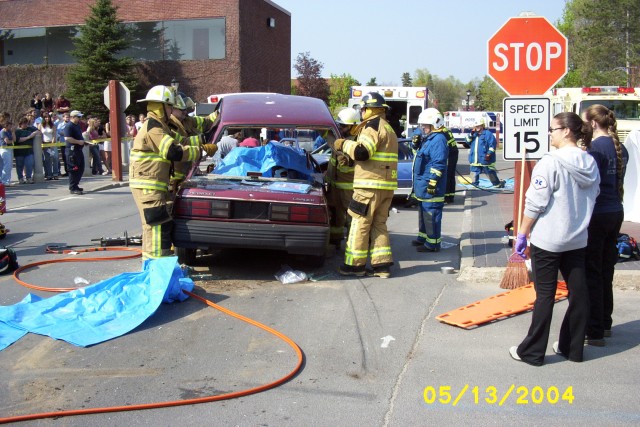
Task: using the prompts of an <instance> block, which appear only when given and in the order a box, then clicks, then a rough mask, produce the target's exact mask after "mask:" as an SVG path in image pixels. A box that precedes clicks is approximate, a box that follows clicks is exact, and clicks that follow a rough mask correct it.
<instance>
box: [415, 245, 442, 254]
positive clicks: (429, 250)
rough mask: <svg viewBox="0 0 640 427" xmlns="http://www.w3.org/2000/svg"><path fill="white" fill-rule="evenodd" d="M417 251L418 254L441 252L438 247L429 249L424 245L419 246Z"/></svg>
mask: <svg viewBox="0 0 640 427" xmlns="http://www.w3.org/2000/svg"><path fill="white" fill-rule="evenodd" d="M416 251H418V252H440V248H439V247H438V246H436V247H435V248H429V247H427V246H425V245H424V244H422V245H420V246H418V247H417V248H416Z"/></svg>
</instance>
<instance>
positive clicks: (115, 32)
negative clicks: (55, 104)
mask: <svg viewBox="0 0 640 427" xmlns="http://www.w3.org/2000/svg"><path fill="white" fill-rule="evenodd" d="M127 34H128V30H127V28H126V27H125V25H124V24H122V22H121V21H120V20H118V18H117V7H115V6H114V5H113V3H112V2H111V0H96V3H95V5H94V6H93V7H92V8H91V12H90V13H89V16H88V18H87V19H86V20H85V24H84V25H83V26H82V27H80V28H79V36H78V37H77V38H76V39H75V40H74V45H75V49H74V50H73V51H71V52H69V53H70V54H71V55H72V56H73V57H75V58H76V60H77V65H75V66H73V67H72V68H71V70H70V71H69V74H68V75H67V82H68V90H67V93H66V96H67V98H68V99H69V100H70V101H71V107H72V108H73V109H74V110H81V111H82V112H84V113H90V114H93V115H95V116H97V117H99V118H101V119H102V120H105V119H107V117H108V114H109V112H108V111H109V110H108V109H107V108H106V107H105V105H104V89H105V88H106V87H107V85H108V84H109V80H119V81H121V82H123V83H124V84H125V85H126V86H127V87H128V88H129V89H130V90H131V91H134V90H135V88H136V86H137V81H136V77H135V72H134V62H133V60H132V59H131V58H128V57H120V56H118V54H119V53H120V52H122V51H124V50H125V49H127V48H128V47H129V42H128V41H127V40H128V38H127Z"/></svg>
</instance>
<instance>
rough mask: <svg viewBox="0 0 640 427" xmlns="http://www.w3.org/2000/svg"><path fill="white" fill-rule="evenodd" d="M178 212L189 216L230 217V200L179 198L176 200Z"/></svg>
mask: <svg viewBox="0 0 640 427" xmlns="http://www.w3.org/2000/svg"><path fill="white" fill-rule="evenodd" d="M176 214H177V215H179V216H187V217H191V216H200V217H207V218H229V201H228V200H193V199H179V200H177V201H176Z"/></svg>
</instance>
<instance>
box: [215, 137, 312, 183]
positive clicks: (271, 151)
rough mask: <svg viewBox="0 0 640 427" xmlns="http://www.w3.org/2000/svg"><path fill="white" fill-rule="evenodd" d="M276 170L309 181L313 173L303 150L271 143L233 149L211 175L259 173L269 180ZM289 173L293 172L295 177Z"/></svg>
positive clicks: (290, 176)
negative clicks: (279, 169) (281, 170)
mask: <svg viewBox="0 0 640 427" xmlns="http://www.w3.org/2000/svg"><path fill="white" fill-rule="evenodd" d="M278 168H282V169H286V170H287V171H288V174H287V176H288V177H289V178H296V179H311V175H312V174H313V172H314V171H313V168H312V166H311V164H310V162H309V161H308V159H307V156H306V154H305V152H304V150H301V149H299V148H295V147H290V146H287V145H284V144H281V143H278V142H273V141H272V142H269V143H268V144H267V145H264V146H261V147H256V148H247V147H237V148H234V149H233V150H231V151H230V152H229V154H227V155H226V156H225V158H224V159H223V160H222V162H221V163H220V164H219V165H218V166H217V167H216V168H215V169H214V170H213V172H212V173H214V174H218V175H229V176H246V175H247V174H248V173H249V172H259V173H261V174H262V176H264V177H269V178H270V177H273V176H274V171H277V169H278ZM290 171H295V172H296V176H293V174H292V173H291V172H290ZM276 176H277V174H276Z"/></svg>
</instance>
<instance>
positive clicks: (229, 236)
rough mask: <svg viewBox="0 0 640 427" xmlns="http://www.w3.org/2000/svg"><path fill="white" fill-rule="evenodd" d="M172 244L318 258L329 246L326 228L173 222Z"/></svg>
mask: <svg viewBox="0 0 640 427" xmlns="http://www.w3.org/2000/svg"><path fill="white" fill-rule="evenodd" d="M173 242H174V245H175V246H177V247H181V248H192V249H214V248H218V249H221V248H246V249H272V250H282V251H286V252H288V253H290V254H300V255H318V254H323V253H324V251H325V249H326V246H327V244H328V243H329V227H328V226H310V225H304V226H303V225H284V224H257V223H249V222H231V221H229V222H227V221H204V220H193V219H176V220H175V222H174V230H173Z"/></svg>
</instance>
